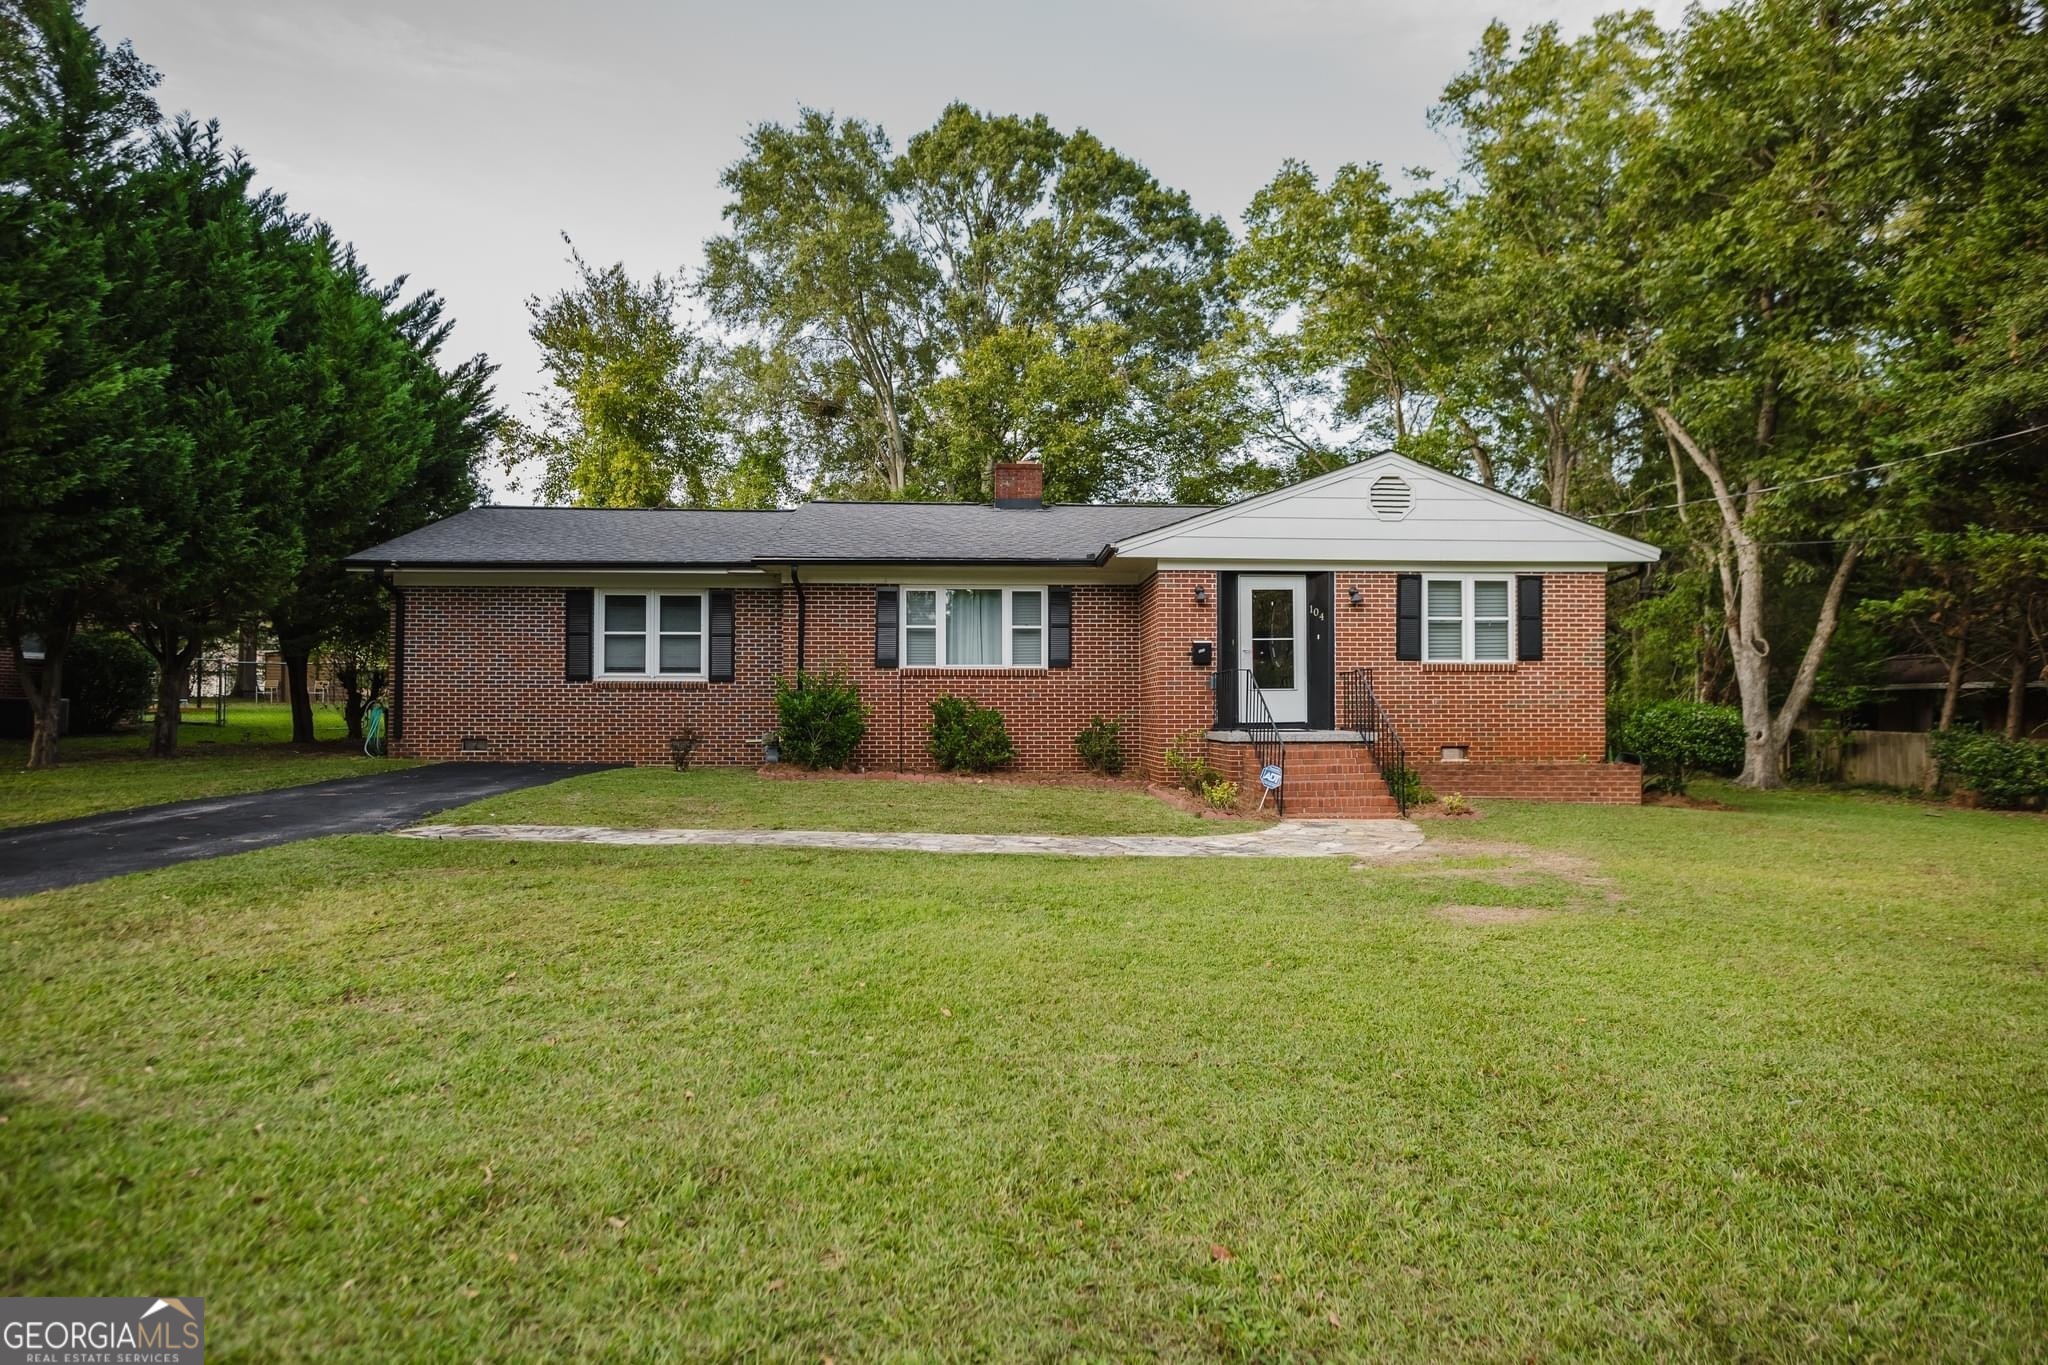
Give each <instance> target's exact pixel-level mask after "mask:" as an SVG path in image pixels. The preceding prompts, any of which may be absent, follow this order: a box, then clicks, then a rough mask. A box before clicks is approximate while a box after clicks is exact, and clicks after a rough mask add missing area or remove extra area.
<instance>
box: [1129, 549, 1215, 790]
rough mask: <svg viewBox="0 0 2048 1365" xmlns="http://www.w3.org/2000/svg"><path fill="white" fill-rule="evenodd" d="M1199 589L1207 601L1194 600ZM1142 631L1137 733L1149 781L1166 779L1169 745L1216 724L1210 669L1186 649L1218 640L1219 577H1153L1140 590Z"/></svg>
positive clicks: (1172, 572)
mask: <svg viewBox="0 0 2048 1365" xmlns="http://www.w3.org/2000/svg"><path fill="white" fill-rule="evenodd" d="M1197 588H1200V589H1201V590H1202V594H1203V596H1205V597H1206V598H1208V601H1207V602H1206V603H1198V602H1196V601H1195V589H1197ZM1138 632H1139V636H1140V639H1141V641H1142V644H1143V652H1144V673H1143V676H1141V677H1140V678H1139V680H1138V706H1139V710H1140V713H1141V717H1142V718H1141V720H1140V723H1139V733H1140V735H1141V736H1142V738H1143V759H1142V763H1141V764H1140V765H1134V766H1141V767H1142V770H1143V772H1144V775H1145V776H1146V777H1147V778H1150V779H1151V780H1153V781H1155V782H1158V781H1165V780H1167V779H1168V778H1169V777H1170V776H1171V775H1170V774H1169V773H1168V772H1167V771H1166V761H1165V753H1166V746H1167V745H1168V744H1169V743H1171V742H1172V740H1173V737H1174V736H1175V735H1178V734H1180V733H1182V732H1183V731H1187V730H1195V731H1205V730H1207V729H1209V728H1210V726H1212V725H1213V724H1214V723H1215V720H1216V696H1215V693H1213V692H1212V691H1210V688H1209V674H1210V672H1211V671H1212V669H1213V667H1214V664H1213V663H1212V664H1211V666H1210V667H1209V668H1198V667H1196V666H1195V665H1194V664H1191V663H1189V662H1188V647H1189V646H1190V645H1192V644H1194V643H1195V642H1196V641H1198V640H1207V641H1208V642H1209V643H1210V645H1211V646H1213V647H1214V649H1215V650H1216V651H1217V652H1218V654H1219V656H1220V652H1221V650H1222V648H1223V646H1222V644H1221V642H1219V641H1218V640H1217V639H1216V575H1215V574H1213V573H1207V572H1197V571H1191V570H1185V569H1169V570H1166V571H1164V572H1161V573H1157V574H1154V575H1153V576H1152V577H1151V578H1150V579H1148V580H1146V582H1145V584H1144V585H1143V586H1142V587H1141V588H1139V590H1138Z"/></svg>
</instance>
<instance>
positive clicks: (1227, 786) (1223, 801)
mask: <svg viewBox="0 0 2048 1365" xmlns="http://www.w3.org/2000/svg"><path fill="white" fill-rule="evenodd" d="M1202 799H1203V800H1204V801H1207V802H1208V803H1209V805H1210V807H1211V809H1214V810H1229V809H1230V808H1231V807H1232V806H1234V805H1236V804H1237V784H1236V783H1235V782H1225V781H1224V780H1223V779H1222V778H1220V777H1219V778H1217V779H1216V780H1215V781H1213V782H1204V783H1203V784H1202Z"/></svg>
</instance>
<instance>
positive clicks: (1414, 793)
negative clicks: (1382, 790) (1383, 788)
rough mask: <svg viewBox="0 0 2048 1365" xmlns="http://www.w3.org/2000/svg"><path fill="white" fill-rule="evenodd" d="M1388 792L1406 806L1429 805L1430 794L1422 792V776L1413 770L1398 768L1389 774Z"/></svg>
mask: <svg viewBox="0 0 2048 1365" xmlns="http://www.w3.org/2000/svg"><path fill="white" fill-rule="evenodd" d="M1387 790H1388V791H1389V792H1390V793H1392V795H1393V798H1394V799H1395V800H1396V801H1399V802H1400V803H1401V804H1402V805H1404V806H1421V805H1426V804H1428V794H1427V793H1426V792H1424V791H1423V790H1422V774H1421V773H1419V772H1416V771H1415V769H1413V768H1396V769H1394V770H1393V771H1392V772H1390V773H1388V774H1387Z"/></svg>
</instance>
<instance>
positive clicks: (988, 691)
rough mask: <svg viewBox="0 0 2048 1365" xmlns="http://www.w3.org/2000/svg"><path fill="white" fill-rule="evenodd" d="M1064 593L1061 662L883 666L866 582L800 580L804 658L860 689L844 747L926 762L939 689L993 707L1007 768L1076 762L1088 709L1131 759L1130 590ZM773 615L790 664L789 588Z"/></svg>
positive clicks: (877, 761)
mask: <svg viewBox="0 0 2048 1365" xmlns="http://www.w3.org/2000/svg"><path fill="white" fill-rule="evenodd" d="M1054 586H1058V585H1057V583H1055V584H1054ZM1073 593H1074V663H1073V667H1071V668H1015V669H1004V668H937V669H934V668H896V669H886V668H876V667H875V587H874V585H873V584H839V583H832V584H818V585H806V586H805V588H804V600H805V609H804V610H805V621H806V625H805V628H804V635H805V646H804V663H805V666H806V667H807V668H809V669H811V670H813V671H821V670H825V669H836V670H838V671H840V672H842V673H845V674H846V675H847V676H848V677H849V678H851V679H852V680H853V682H854V685H855V686H856V687H858V688H860V692H861V699H862V700H863V701H865V702H866V703H867V705H868V710H869V716H868V734H867V738H866V739H864V740H862V741H861V745H860V748H859V749H858V750H857V751H856V752H855V755H854V759H855V762H857V763H859V764H860V765H861V766H862V767H866V768H906V769H911V770H919V769H929V768H931V767H932V766H933V765H932V760H931V755H930V752H929V750H928V748H927V745H928V743H929V740H930V737H931V704H932V701H933V699H934V698H936V697H939V696H942V695H946V694H950V695H952V696H956V697H966V698H969V699H971V700H973V701H976V702H979V703H980V704H982V705H983V706H993V707H995V708H996V709H997V710H999V711H1001V712H1002V713H1003V721H1004V724H1005V725H1006V726H1007V727H1008V729H1009V732H1010V738H1011V740H1012V741H1013V742H1015V744H1016V746H1017V761H1016V763H1015V764H1014V765H1013V767H1014V769H1015V770H1016V771H1020V772H1073V771H1078V770H1079V769H1080V767H1081V759H1080V755H1079V754H1077V753H1076V752H1075V750H1074V736H1076V735H1078V734H1079V733H1080V732H1081V727H1082V726H1084V725H1086V724H1087V723H1088V719H1089V717H1091V716H1095V715H1100V716H1103V717H1105V718H1107V719H1109V720H1114V721H1116V722H1118V723H1119V724H1121V725H1122V726H1123V739H1124V745H1125V749H1126V752H1127V753H1130V754H1132V756H1133V758H1135V756H1136V755H1135V752H1134V749H1135V745H1136V744H1137V742H1138V735H1139V726H1138V721H1139V706H1138V678H1139V663H1138V590H1137V589H1136V588H1128V587H1113V586H1093V587H1091V586H1081V587H1076V588H1074V590H1073ZM782 624H783V629H782V633H783V641H784V658H785V659H786V660H787V666H788V668H789V669H790V670H791V671H794V670H795V667H796V596H795V592H794V590H791V592H790V595H789V602H788V606H787V609H786V610H785V611H784V613H783V623H782Z"/></svg>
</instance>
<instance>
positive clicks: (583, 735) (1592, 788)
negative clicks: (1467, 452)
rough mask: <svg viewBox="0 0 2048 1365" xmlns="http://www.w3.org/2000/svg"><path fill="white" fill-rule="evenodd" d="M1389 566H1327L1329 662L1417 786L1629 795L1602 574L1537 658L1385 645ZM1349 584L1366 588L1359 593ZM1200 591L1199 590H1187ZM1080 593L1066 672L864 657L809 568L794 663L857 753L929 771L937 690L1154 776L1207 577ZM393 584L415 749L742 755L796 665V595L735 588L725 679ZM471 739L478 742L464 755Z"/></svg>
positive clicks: (1067, 756) (1548, 601)
mask: <svg viewBox="0 0 2048 1365" xmlns="http://www.w3.org/2000/svg"><path fill="white" fill-rule="evenodd" d="M1395 578H1396V576H1395V575H1394V574H1391V573H1363V572H1341V573H1339V574H1337V576H1336V593H1335V605H1336V652H1337V668H1338V670H1339V672H1342V671H1344V670H1346V669H1351V668H1359V667H1364V668H1369V669H1371V670H1372V677H1373V685H1374V687H1375V689H1376V690H1377V691H1378V693H1379V696H1380V698H1381V700H1382V702H1383V703H1384V704H1385V705H1386V706H1387V708H1388V710H1389V711H1390V712H1391V713H1392V714H1393V715H1394V717H1395V719H1396V721H1397V723H1398V724H1399V725H1400V728H1401V734H1402V738H1403V740H1404V741H1405V742H1406V745H1407V748H1408V753H1409V755H1410V757H1411V761H1413V762H1414V763H1415V765H1416V766H1417V768H1418V769H1420V770H1422V772H1423V773H1424V779H1423V780H1424V782H1425V783H1426V784H1427V785H1429V786H1431V787H1432V789H1434V790H1438V791H1459V792H1462V793H1464V794H1467V795H1497V796H1507V795H1514V796H1551V797H1554V798H1557V799H1571V800H1633V799H1635V795H1636V792H1637V791H1638V788H1639V775H1638V774H1636V773H1635V772H1634V770H1633V769H1628V768H1624V767H1619V766H1609V765H1604V764H1603V763H1602V761H1601V760H1602V759H1603V758H1604V757H1605V749H1606V735H1605V724H1606V651H1605V629H1606V589H1605V582H1604V578H1603V576H1602V575H1600V574H1598V573H1573V574H1552V575H1549V576H1547V577H1546V579H1545V591H1544V657H1543V659H1541V660H1540V661H1532V662H1523V663H1516V664H1504V665H1469V664H1423V663H1413V662H1409V663H1403V662H1399V661H1397V660H1396V659H1395V658H1394V584H1395ZM1353 587H1356V588H1357V589H1358V590H1359V593H1360V596H1361V598H1362V601H1361V604H1360V605H1358V606H1355V607H1354V606H1352V605H1351V603H1350V592H1351V589H1352V588H1353ZM1197 588H1199V589H1201V590H1202V593H1203V595H1204V596H1205V598H1207V600H1206V601H1204V602H1201V603H1197V602H1196V601H1195V591H1196V589H1197ZM1073 593H1074V665H1073V667H1072V668H1069V669H912V668H899V669H894V670H889V669H877V668H876V667H875V666H874V587H873V586H872V585H865V584H863V585H848V584H823V585H806V586H805V588H804V596H805V601H806V608H805V620H806V624H805V631H804V634H805V655H806V663H807V665H808V666H809V667H810V668H811V669H813V670H814V671H816V670H824V669H837V670H839V671H841V672H844V673H845V674H847V675H848V676H849V677H850V678H852V679H853V681H854V683H855V685H856V686H858V687H859V688H860V690H861V694H862V697H863V699H864V700H865V701H866V703H867V705H868V707H869V710H870V716H869V721H868V736H867V738H866V739H865V740H864V741H862V743H861V746H860V748H859V750H858V751H857V752H856V755H855V760H856V762H857V763H858V764H860V765H861V766H863V767H868V768H899V767H900V768H908V769H926V768H929V767H931V766H932V764H931V759H930V756H929V754H928V752H927V747H926V746H927V741H928V738H929V731H930V716H931V711H930V707H931V702H932V700H933V698H935V697H937V696H940V695H941V694H945V693H950V694H952V695H955V696H961V697H968V698H972V699H973V700H975V701H978V702H980V703H982V704H983V705H988V706H994V707H996V708H998V709H999V710H1001V711H1002V712H1003V715H1004V718H1005V720H1006V721H1007V723H1008V726H1009V730H1010V735H1011V738H1012V739H1013V740H1014V741H1015V742H1016V744H1017V748H1018V760H1017V763H1016V765H1015V766H1016V768H1017V769H1018V770H1020V771H1024V772H1062V771H1073V770H1075V769H1077V768H1079V766H1080V760H1079V756H1078V755H1077V754H1076V753H1075V751H1074V736H1075V735H1076V734H1077V733H1079V731H1080V729H1081V727H1082V726H1083V725H1085V724H1086V723H1087V721H1088V719H1089V717H1090V716H1092V715H1102V716H1106V717H1108V718H1110V719H1112V720H1116V721H1118V722H1119V723H1120V724H1122V726H1123V727H1124V739H1125V745H1126V753H1127V755H1128V756H1129V758H1130V759H1131V764H1132V769H1133V771H1134V772H1137V773H1139V774H1142V775H1143V776H1146V777H1148V778H1152V779H1155V780H1156V779H1161V778H1164V777H1166V776H1167V774H1166V772H1165V770H1164V762H1163V755H1164V752H1165V749H1166V746H1167V744H1168V743H1169V742H1170V741H1171V740H1172V738H1173V737H1174V736H1175V735H1177V734H1180V733H1182V732H1184V731H1187V730H1197V731H1200V730H1206V729H1207V728H1208V727H1209V726H1210V724H1211V721H1212V718H1213V716H1214V698H1213V694H1212V693H1211V691H1210V687H1209V674H1210V669H1209V668H1208V667H1197V666H1195V665H1193V664H1191V663H1190V662H1189V661H1188V647H1189V645H1190V644H1191V643H1193V642H1195V641H1199V640H1207V641H1210V642H1211V643H1212V644H1215V645H1217V647H1218V648H1219V650H1220V649H1221V646H1222V642H1220V641H1217V640H1216V638H1215V637H1216V600H1215V599H1216V576H1215V575H1214V574H1213V573H1209V572H1196V571H1184V570H1172V571H1168V572H1164V573H1161V574H1158V575H1156V576H1155V577H1153V578H1152V579H1150V580H1148V581H1147V582H1146V583H1144V584H1143V585H1140V586H1138V587H1116V586H1079V587H1076V588H1074V590H1073ZM405 600H406V612H407V620H406V637H405V638H406V660H405V679H404V702H403V706H404V716H403V732H402V734H401V736H400V738H399V741H398V751H399V752H400V753H402V754H405V755H407V756H413V757H421V758H455V757H463V756H467V757H471V758H533V759H553V760H595V761H611V762H631V763H665V762H667V761H668V757H669V755H668V741H669V739H670V737H671V736H673V735H675V734H676V733H678V732H679V731H680V730H681V729H683V728H684V727H685V726H691V727H694V728H695V729H696V730H697V731H698V733H699V734H700V735H701V736H702V737H703V739H702V744H701V746H700V748H699V749H698V751H697V758H698V761H700V762H705V763H724V764H751V763H754V762H757V761H758V760H759V757H760V750H759V746H758V743H757V741H758V740H759V738H760V737H761V736H762V735H764V734H766V733H768V732H769V731H770V730H772V729H773V728H774V725H775V704H774V682H775V679H776V678H777V677H778V676H786V675H788V674H791V673H793V672H794V671H795V668H796V658H797V607H796V594H795V591H794V590H780V589H772V588H769V589H741V590H739V591H738V592H737V593H736V594H735V614H736V621H735V629H734V659H735V678H734V681H732V682H730V683H668V682H648V683H634V682H603V681H599V682H590V683H568V682H565V681H563V678H562V592H561V590H560V589H555V588H411V589H407V590H406V592H405ZM1340 705H1341V699H1340ZM1339 722H1340V724H1341V722H1342V717H1341V716H1340V717H1339ZM465 738H477V739H483V740H485V741H487V747H485V748H484V749H482V750H480V751H474V752H468V753H466V754H465V751H464V750H463V749H462V741H463V740H464V739H465ZM1446 744H1463V745H1466V746H1468V750H1469V755H1470V762H1468V763H1464V764H1454V765H1439V764H1438V763H1437V762H1436V758H1437V755H1438V752H1439V749H1440V746H1442V745H1446ZM1446 766H1448V767H1449V769H1450V771H1448V772H1446V771H1443V769H1444V768H1445V767H1446Z"/></svg>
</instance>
